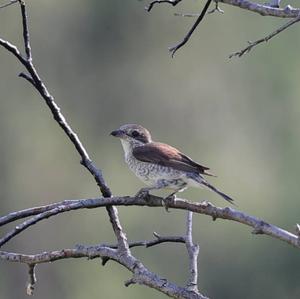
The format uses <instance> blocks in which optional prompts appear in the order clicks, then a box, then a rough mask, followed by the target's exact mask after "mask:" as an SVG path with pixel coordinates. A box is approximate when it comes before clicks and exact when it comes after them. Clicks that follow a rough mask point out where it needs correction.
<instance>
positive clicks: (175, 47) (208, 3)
mask: <svg viewBox="0 0 300 299" xmlns="http://www.w3.org/2000/svg"><path fill="white" fill-rule="evenodd" d="M211 1H212V0H207V2H206V4H205V6H204V8H203V9H202V11H201V13H200V15H199V17H198V18H197V20H196V22H195V23H194V25H193V26H192V28H191V29H190V30H189V32H188V33H187V34H186V36H185V37H184V38H183V40H182V41H181V42H179V43H178V44H177V45H175V46H173V47H171V48H169V51H170V52H171V53H172V54H171V55H172V57H174V55H175V53H176V52H177V50H179V49H180V48H181V47H183V46H184V45H185V44H186V43H187V42H188V41H189V39H190V38H191V36H192V34H193V32H194V31H195V29H196V28H197V27H198V25H199V24H200V22H201V21H202V19H203V18H204V16H205V14H206V11H207V9H208V7H209V5H210V3H211Z"/></svg>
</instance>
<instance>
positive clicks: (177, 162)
mask: <svg viewBox="0 0 300 299" xmlns="http://www.w3.org/2000/svg"><path fill="white" fill-rule="evenodd" d="M132 154H133V156H134V157H135V158H136V159H137V160H139V161H142V162H148V163H153V164H158V165H162V166H167V167H172V168H174V169H176V170H182V171H188V172H197V173H200V174H206V175H211V176H212V174H210V173H209V172H206V171H207V170H209V168H208V167H205V166H203V165H200V164H198V163H196V162H194V161H193V160H192V159H191V158H189V157H188V156H186V155H184V154H183V153H181V152H180V151H179V150H177V149H176V148H174V147H172V146H170V145H168V144H164V143H159V142H151V143H147V144H144V145H142V146H138V147H135V148H134V149H133V152H132Z"/></svg>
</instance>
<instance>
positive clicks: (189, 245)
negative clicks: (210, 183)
mask: <svg viewBox="0 0 300 299" xmlns="http://www.w3.org/2000/svg"><path fill="white" fill-rule="evenodd" d="M192 232H193V212H191V211H188V212H187V217H186V236H185V245H186V249H187V252H188V255H189V270H190V277H189V279H188V282H187V288H188V289H189V290H192V291H194V292H196V293H198V292H199V290H198V264H197V260H198V254H199V245H197V244H194V243H193V235H192Z"/></svg>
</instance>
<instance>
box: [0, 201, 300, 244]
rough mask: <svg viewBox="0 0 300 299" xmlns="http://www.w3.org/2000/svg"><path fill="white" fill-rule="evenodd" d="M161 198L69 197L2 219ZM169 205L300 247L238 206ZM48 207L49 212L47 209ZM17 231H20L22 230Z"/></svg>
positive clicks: (139, 203)
mask: <svg viewBox="0 0 300 299" xmlns="http://www.w3.org/2000/svg"><path fill="white" fill-rule="evenodd" d="M162 201H163V199H162V198H160V197H157V196H154V195H149V196H148V197H146V198H144V199H142V198H135V197H130V196H120V197H112V198H105V197H102V198H91V199H78V200H72V201H70V203H69V201H67V200H66V201H63V202H60V203H57V204H56V205H57V206H56V208H53V209H50V208H48V206H44V207H37V208H32V209H26V210H23V211H19V212H13V213H10V214H9V215H7V216H3V217H1V218H0V220H1V219H2V221H6V223H8V222H7V219H10V221H9V222H11V221H13V219H20V218H24V217H28V216H30V215H37V211H39V212H41V211H45V213H46V214H45V215H47V217H51V216H54V215H57V214H61V213H64V212H68V211H71V210H78V209H84V208H87V209H92V208H98V207H106V206H109V205H115V206H148V207H163V204H162ZM50 207H53V204H52V205H50ZM168 207H169V208H174V209H181V210H188V211H192V212H194V213H197V214H204V215H207V216H211V217H212V218H213V219H214V220H215V219H217V218H220V219H226V220H231V221H235V222H238V223H242V224H245V225H247V226H250V227H252V228H253V229H254V230H253V233H254V234H265V235H268V236H271V237H273V238H275V239H279V240H281V241H284V242H286V243H288V244H290V245H292V246H294V247H296V248H300V241H299V238H298V236H297V235H295V234H292V233H290V232H288V231H286V230H284V229H282V228H279V227H277V226H275V225H272V224H269V223H267V222H265V221H263V220H262V219H259V218H257V217H255V216H251V215H248V214H246V213H244V212H241V211H238V210H235V209H233V208H229V207H226V208H219V207H216V206H214V205H212V204H211V203H208V202H202V203H195V202H193V203H191V202H188V201H186V200H184V199H180V198H176V200H175V201H174V200H173V201H171V200H170V202H168ZM49 209H50V210H49ZM47 211H48V212H49V213H47ZM42 213H44V212H42ZM12 215H13V217H12ZM18 215H20V217H19V216H18ZM36 217H38V218H37V219H38V221H36V223H37V222H39V221H41V220H43V219H45V218H42V217H39V216H38V215H37V216H36ZM33 218H34V217H33ZM33 218H32V219H33ZM31 221H33V220H31ZM27 223H28V222H27ZM18 233H20V231H19V232H18ZM1 240H2V239H0V242H1Z"/></svg>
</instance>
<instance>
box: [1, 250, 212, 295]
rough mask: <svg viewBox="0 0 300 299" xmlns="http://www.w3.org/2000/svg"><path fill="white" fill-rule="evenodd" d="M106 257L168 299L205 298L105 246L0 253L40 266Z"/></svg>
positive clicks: (13, 259)
mask: <svg viewBox="0 0 300 299" xmlns="http://www.w3.org/2000/svg"><path fill="white" fill-rule="evenodd" d="M101 257H108V258H109V259H111V260H114V261H116V262H118V263H119V264H121V265H123V266H124V267H126V268H127V269H128V270H129V271H131V272H132V273H133V279H131V280H130V281H132V282H133V281H134V283H138V284H143V285H146V286H149V287H151V288H154V289H156V290H158V291H160V292H162V293H164V294H166V295H168V296H170V297H173V298H179V299H188V298H189V299H205V298H206V297H205V296H203V295H201V294H197V293H196V292H193V291H190V290H188V289H186V288H183V287H180V286H177V285H176V284H174V283H171V282H169V281H168V280H166V279H165V278H162V277H160V276H158V275H157V274H155V273H153V272H151V271H149V270H148V269H147V268H146V267H145V266H144V265H143V264H142V263H141V262H140V261H139V260H137V259H136V258H134V257H133V256H129V255H125V256H124V255H120V254H119V253H118V250H116V249H112V248H109V247H105V246H89V247H85V246H80V247H77V248H74V249H62V250H59V251H51V252H43V253H40V254H35V255H26V254H19V253H11V252H5V251H0V259H2V260H6V261H10V262H19V263H25V264H29V265H31V264H41V263H49V262H54V261H58V260H62V259H69V258H88V259H94V258H101Z"/></svg>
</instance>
